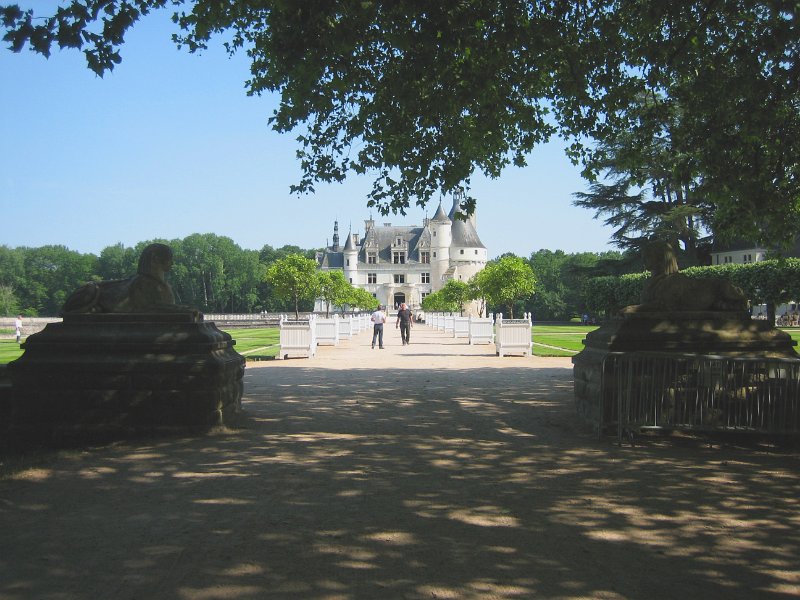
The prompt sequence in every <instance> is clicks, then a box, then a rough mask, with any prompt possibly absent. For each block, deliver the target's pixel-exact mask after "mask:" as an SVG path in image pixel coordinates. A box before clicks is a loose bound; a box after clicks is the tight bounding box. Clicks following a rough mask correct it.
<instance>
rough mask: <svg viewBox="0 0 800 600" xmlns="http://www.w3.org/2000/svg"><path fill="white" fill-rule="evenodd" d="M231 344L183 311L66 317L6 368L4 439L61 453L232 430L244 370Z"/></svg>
mask: <svg viewBox="0 0 800 600" xmlns="http://www.w3.org/2000/svg"><path fill="white" fill-rule="evenodd" d="M233 344H234V342H233V340H232V339H231V336H230V335H228V334H227V333H224V332H222V331H220V330H219V329H217V328H216V326H215V325H214V324H213V323H206V322H203V321H202V316H200V317H199V318H197V317H195V316H193V315H192V314H190V313H152V314H150V313H147V314H135V313H131V314H68V315H65V317H64V320H63V322H61V323H51V324H49V325H47V327H46V328H45V329H44V330H43V331H42V332H40V333H37V334H35V335H32V336H30V337H29V338H28V339H27V341H26V342H25V344H24V346H23V348H24V350H25V352H24V354H23V355H22V357H20V358H19V359H18V360H16V361H14V362H12V363H10V364H9V371H10V373H11V381H12V410H11V436H12V438H13V439H14V440H17V441H20V442H23V443H24V442H29V441H30V442H38V443H45V444H54V445H69V444H78V443H84V442H87V441H97V442H102V441H110V440H114V439H120V438H124V437H129V436H135V435H149V434H157V433H165V432H201V431H205V430H208V429H209V428H211V427H213V426H215V425H220V424H227V423H230V422H231V420H232V419H233V418H234V417H235V416H236V415H237V413H239V412H240V409H241V397H242V377H243V374H244V363H245V361H244V358H243V357H242V356H241V355H239V354H238V353H237V352H236V351H234V349H233Z"/></svg>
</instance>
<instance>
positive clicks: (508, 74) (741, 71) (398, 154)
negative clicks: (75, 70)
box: [0, 0, 800, 241]
mask: <svg viewBox="0 0 800 600" xmlns="http://www.w3.org/2000/svg"><path fill="white" fill-rule="evenodd" d="M170 7H171V8H172V10H173V11H174V13H175V16H174V20H175V22H176V23H177V26H178V27H179V29H180V33H179V34H178V35H176V41H177V42H178V43H179V44H180V45H182V46H185V47H187V48H188V49H189V50H190V51H194V50H197V49H200V48H203V47H204V46H205V45H206V44H207V43H208V42H209V41H210V40H211V38H212V37H214V36H216V35H221V36H223V39H224V40H226V42H225V43H226V45H227V46H228V49H229V50H230V51H232V52H235V51H244V52H247V54H248V55H249V57H250V59H251V77H250V79H249V81H248V82H247V86H248V92H249V93H250V94H261V93H264V92H278V93H279V94H280V98H281V102H280V105H279V108H278V109H277V111H276V112H275V114H274V115H273V116H272V125H273V127H274V128H275V129H276V130H278V131H280V132H288V131H295V132H297V133H298V140H299V144H300V147H299V149H298V157H299V159H300V161H301V165H302V169H303V175H302V178H301V181H300V182H299V183H298V184H297V186H295V189H296V191H298V192H308V191H313V189H314V185H315V184H316V183H317V182H328V181H341V180H342V179H344V178H345V177H346V176H347V175H348V173H370V174H372V175H373V176H374V184H373V189H372V191H371V194H370V198H369V204H370V205H374V206H377V207H378V208H380V210H381V211H382V212H384V213H386V212H389V211H392V210H394V211H400V212H403V211H404V209H405V208H407V207H408V206H409V202H410V199H411V198H414V199H416V202H417V203H418V204H424V203H425V202H427V201H428V200H429V199H430V198H431V197H432V196H433V195H434V194H435V193H438V192H439V191H444V192H449V191H451V190H453V189H455V188H456V187H457V186H465V185H466V186H467V188H468V186H469V182H470V178H471V177H472V176H473V175H474V173H475V172H476V171H479V172H482V173H484V174H486V175H488V176H490V177H496V176H498V175H499V174H500V173H501V171H502V169H503V168H505V167H506V166H508V165H510V164H512V163H513V164H517V165H523V164H525V161H526V157H527V155H528V153H529V152H530V151H531V150H532V149H533V148H534V146H535V145H536V144H538V143H540V142H543V141H546V140H547V139H549V138H551V137H552V136H555V135H558V136H561V137H563V138H564V139H565V140H567V142H568V153H569V154H570V156H571V157H572V158H573V159H574V160H575V161H576V162H578V161H581V162H583V165H584V167H585V168H586V171H585V174H586V175H587V176H592V175H594V174H595V169H596V164H597V163H596V162H594V161H593V151H594V148H595V147H596V146H595V144H598V143H599V144H602V143H603V142H605V141H608V140H611V139H613V136H614V135H615V134H616V133H617V132H619V131H629V130H631V131H635V132H636V133H637V135H639V136H647V135H650V136H658V135H659V131H660V128H661V127H663V123H664V118H663V115H664V114H665V113H668V112H670V111H672V110H674V107H675V106H676V105H678V106H680V110H681V111H682V113H681V114H682V118H681V120H680V125H679V127H678V128H677V129H676V130H675V131H672V132H671V135H672V139H673V141H674V142H675V143H676V144H678V145H679V147H680V148H682V149H685V150H686V151H687V152H689V153H690V154H691V158H692V165H693V169H692V170H693V172H695V173H697V174H698V175H697V177H698V181H697V186H696V187H697V191H698V193H702V194H704V195H705V197H706V198H708V199H709V201H713V202H714V204H715V206H716V209H717V210H716V213H715V216H714V223H713V224H712V225H713V227H714V229H715V230H716V231H727V232H730V233H731V234H732V235H745V236H747V237H751V238H754V239H765V238H767V239H770V238H771V239H772V240H773V241H774V240H782V239H786V238H787V237H788V236H789V235H790V234H791V233H793V232H794V231H796V229H797V225H798V215H800V200H799V198H800V187H799V186H800V177H799V175H800V173H799V172H798V171H799V169H798V159H797V157H798V156H800V147H798V144H800V111H799V110H798V108H799V107H800V106H799V104H798V101H799V100H800V98H798V94H799V93H800V85H799V84H800V61H799V60H798V53H799V52H800V43H798V42H800V35H799V32H798V22H797V18H798V5H797V3H796V2H789V1H781V0H770V1H755V0H677V1H673V2H642V1H641V0H592V1H588V0H577V1H576V0H528V1H523V0H457V1H456V0H445V1H442V2H421V1H419V0H372V1H370V0H329V1H326V2H320V1H311V0H306V1H299V2H297V1H289V0H259V1H254V0H71V1H68V2H65V3H64V5H63V6H62V7H60V8H58V9H57V11H56V14H55V15H52V16H49V17H48V16H47V15H45V17H48V18H44V19H39V18H37V17H41V16H42V15H36V14H34V12H33V11H30V10H28V11H26V10H21V9H19V8H18V7H17V6H15V5H5V6H0V16H1V17H2V23H3V26H4V28H5V30H6V33H5V35H4V39H5V40H6V41H7V42H8V43H9V44H10V47H11V49H12V50H16V51H19V50H21V49H22V48H24V47H25V45H26V44H29V45H30V47H31V48H32V49H34V50H35V51H37V52H40V53H42V54H45V55H47V54H48V53H49V52H50V50H51V48H52V47H54V46H58V47H62V48H80V49H82V50H83V51H84V52H85V54H86V57H87V61H88V65H89V67H90V68H91V69H92V70H94V71H95V72H96V73H98V74H103V73H104V72H106V71H108V70H110V69H113V67H114V65H116V64H117V63H119V62H120V60H121V56H120V47H121V46H122V44H123V42H124V35H125V32H126V31H127V30H128V29H129V28H130V27H132V26H134V25H135V23H136V22H137V20H138V19H139V18H140V16H141V15H143V14H146V13H147V12H149V11H151V10H155V9H165V8H166V9H168V8H170ZM642 97H649V98H652V99H653V102H652V103H650V105H649V109H648V110H647V111H642V110H640V109H639V107H640V103H639V101H638V100H639V99H641V98H642ZM474 202H475V201H474V199H473V198H471V197H469V196H466V197H465V200H464V202H463V206H462V208H463V209H464V210H465V211H466V212H471V210H472V209H473V208H474Z"/></svg>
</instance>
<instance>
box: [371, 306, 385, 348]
mask: <svg viewBox="0 0 800 600" xmlns="http://www.w3.org/2000/svg"><path fill="white" fill-rule="evenodd" d="M369 320H370V321H372V349H373V350H374V349H375V340H377V341H378V346H379V347H380V349H381V350H383V324H384V323H386V313H385V312H383V307H382V306H378V310H376V311H375V312H374V313H372V316H371V317H370V318H369Z"/></svg>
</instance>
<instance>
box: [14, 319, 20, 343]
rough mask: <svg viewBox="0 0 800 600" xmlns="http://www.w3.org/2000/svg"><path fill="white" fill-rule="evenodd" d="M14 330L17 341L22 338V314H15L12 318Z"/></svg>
mask: <svg viewBox="0 0 800 600" xmlns="http://www.w3.org/2000/svg"><path fill="white" fill-rule="evenodd" d="M14 330H15V331H16V334H17V343H18V344H19V341H20V340H21V339H22V315H17V318H16V319H14Z"/></svg>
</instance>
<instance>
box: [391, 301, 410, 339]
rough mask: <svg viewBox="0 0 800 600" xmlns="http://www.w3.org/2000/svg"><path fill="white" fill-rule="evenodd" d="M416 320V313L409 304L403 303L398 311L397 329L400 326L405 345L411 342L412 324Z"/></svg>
mask: <svg viewBox="0 0 800 600" xmlns="http://www.w3.org/2000/svg"><path fill="white" fill-rule="evenodd" d="M413 322H414V315H412V314H411V311H410V310H409V309H408V305H407V304H405V303H403V304H401V305H400V310H398V311H397V322H396V323H395V325H394V326H395V329H397V328H398V327H399V328H400V337H402V338H403V346H405V345H406V344H409V343H411V324H412V323H413Z"/></svg>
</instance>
